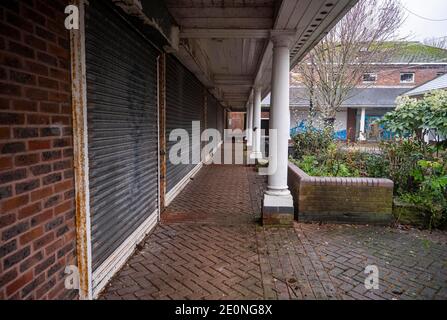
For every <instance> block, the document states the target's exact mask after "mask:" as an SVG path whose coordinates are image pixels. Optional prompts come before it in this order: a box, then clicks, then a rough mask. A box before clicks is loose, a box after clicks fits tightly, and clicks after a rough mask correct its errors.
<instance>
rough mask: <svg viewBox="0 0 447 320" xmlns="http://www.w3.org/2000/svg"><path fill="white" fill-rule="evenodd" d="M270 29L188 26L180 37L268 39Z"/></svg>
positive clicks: (181, 32)
mask: <svg viewBox="0 0 447 320" xmlns="http://www.w3.org/2000/svg"><path fill="white" fill-rule="evenodd" d="M269 36H270V30H268V29H201V28H186V29H182V30H181V31H180V38H188V39H193V38H196V39H213V38H218V39H266V38H268V37H269Z"/></svg>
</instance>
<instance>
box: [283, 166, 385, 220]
mask: <svg viewBox="0 0 447 320" xmlns="http://www.w3.org/2000/svg"><path fill="white" fill-rule="evenodd" d="M288 184H289V188H290V190H291V192H292V195H293V199H294V202H295V211H296V213H297V214H298V221H323V222H334V223H337V222H340V223H371V224H388V223H390V222H391V221H392V220H393V215H392V211H393V182H392V181H391V180H388V179H375V178H332V177H311V176H309V175H308V174H306V173H305V172H304V171H302V170H301V169H300V168H298V167H297V166H296V165H294V164H292V163H289V171H288Z"/></svg>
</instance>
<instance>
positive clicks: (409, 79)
mask: <svg viewBox="0 0 447 320" xmlns="http://www.w3.org/2000/svg"><path fill="white" fill-rule="evenodd" d="M400 83H414V72H401V74H400Z"/></svg>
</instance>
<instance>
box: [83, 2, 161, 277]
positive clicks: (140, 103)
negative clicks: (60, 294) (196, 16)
mask: <svg viewBox="0 0 447 320" xmlns="http://www.w3.org/2000/svg"><path fill="white" fill-rule="evenodd" d="M86 23H87V24H86V65H87V114H88V152H89V171H90V173H89V183H90V212H91V213H90V214H91V235H92V265H93V271H94V270H95V269H96V268H98V267H99V266H100V265H101V263H103V262H104V261H105V260H106V259H107V258H108V257H109V256H110V255H111V254H112V253H113V252H114V251H115V250H116V249H117V248H118V247H119V245H120V244H121V243H123V241H124V240H125V239H127V238H128V237H129V236H130V235H131V234H132V233H133V232H134V231H135V230H136V229H137V228H138V227H139V226H140V225H141V223H142V222H143V221H144V220H146V219H147V218H148V217H149V216H150V215H151V214H152V213H153V212H154V211H155V210H156V209H157V207H158V204H157V202H158V156H157V154H158V129H157V127H158V126H157V121H158V119H157V56H158V52H157V50H156V49H155V48H154V47H153V46H152V45H150V44H149V43H148V42H147V41H146V40H145V39H144V38H143V37H142V36H141V35H140V34H139V33H138V32H137V31H136V30H135V29H134V28H133V27H132V26H131V25H130V24H129V23H128V22H127V21H125V20H124V18H123V17H122V16H121V15H120V14H119V13H118V12H117V11H116V9H115V8H114V7H113V4H109V3H108V2H105V1H98V0H95V1H91V2H90V4H89V6H87V14H86Z"/></svg>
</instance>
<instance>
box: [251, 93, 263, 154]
mask: <svg viewBox="0 0 447 320" xmlns="http://www.w3.org/2000/svg"><path fill="white" fill-rule="evenodd" d="M251 158H252V159H260V158H262V153H261V88H260V87H255V88H254V91H253V152H252V153H251Z"/></svg>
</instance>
